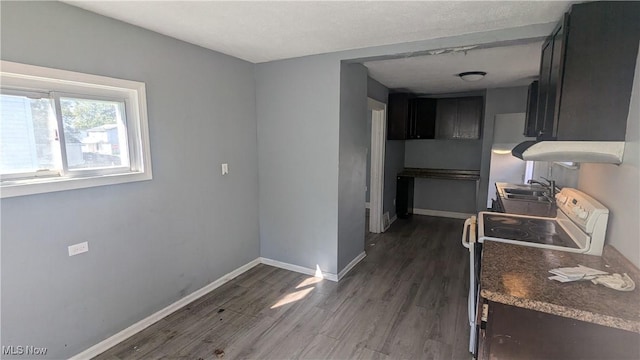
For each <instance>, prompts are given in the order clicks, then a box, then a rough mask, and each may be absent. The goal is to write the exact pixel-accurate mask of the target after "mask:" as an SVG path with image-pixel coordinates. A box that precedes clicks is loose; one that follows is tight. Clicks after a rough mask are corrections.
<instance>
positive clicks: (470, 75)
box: [458, 71, 487, 81]
mask: <svg viewBox="0 0 640 360" xmlns="http://www.w3.org/2000/svg"><path fill="white" fill-rule="evenodd" d="M485 75H487V73H486V72H484V71H467V72H463V73H460V74H458V76H460V78H461V79H462V80H464V81H478V80H480V79H482V78H483V77H484V76H485Z"/></svg>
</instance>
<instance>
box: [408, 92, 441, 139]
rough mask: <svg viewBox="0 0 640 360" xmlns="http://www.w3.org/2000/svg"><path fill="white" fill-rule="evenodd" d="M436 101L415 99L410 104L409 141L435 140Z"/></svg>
mask: <svg viewBox="0 0 640 360" xmlns="http://www.w3.org/2000/svg"><path fill="white" fill-rule="evenodd" d="M436 103H437V100H436V99H430V98H415V99H412V100H411V101H410V102H409V108H410V111H409V113H410V115H409V136H408V137H407V138H408V139H433V138H434V136H435V127H436Z"/></svg>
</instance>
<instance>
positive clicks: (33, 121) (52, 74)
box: [0, 61, 151, 197]
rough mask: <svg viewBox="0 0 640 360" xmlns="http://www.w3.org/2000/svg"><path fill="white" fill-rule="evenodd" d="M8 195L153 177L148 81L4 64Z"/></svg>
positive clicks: (0, 171) (2, 171)
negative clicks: (147, 94)
mask: <svg viewBox="0 0 640 360" xmlns="http://www.w3.org/2000/svg"><path fill="white" fill-rule="evenodd" d="M0 76H1V79H0V87H1V88H0V90H1V93H0V99H1V102H0V115H1V123H0V141H1V143H0V177H1V184H0V194H1V195H2V197H11V196H20V195H28V194H34V193H41V192H50V191H59V190H69V189H75V188H85V187H91V186H100V185H109V184H115V183H122V182H130V181H140V180H148V179H151V158H150V151H149V139H148V129H147V111H146V94H145V85H144V83H141V82H135V81H129V80H120V79H113V78H107V77H103V76H96V75H88V74H81V73H75V72H69V71H63V70H56V69H48V68H42V67H36V66H30V65H24V64H17V63H11V62H5V61H3V62H2V68H1V71H0Z"/></svg>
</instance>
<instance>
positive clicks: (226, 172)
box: [222, 164, 229, 175]
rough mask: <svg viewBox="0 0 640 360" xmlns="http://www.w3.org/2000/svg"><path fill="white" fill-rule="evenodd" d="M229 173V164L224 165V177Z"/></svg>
mask: <svg viewBox="0 0 640 360" xmlns="http://www.w3.org/2000/svg"><path fill="white" fill-rule="evenodd" d="M228 173H229V164H222V175H227V174H228Z"/></svg>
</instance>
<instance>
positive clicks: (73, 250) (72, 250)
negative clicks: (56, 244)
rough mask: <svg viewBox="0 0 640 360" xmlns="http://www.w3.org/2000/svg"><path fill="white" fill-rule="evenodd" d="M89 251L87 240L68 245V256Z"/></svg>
mask: <svg viewBox="0 0 640 360" xmlns="http://www.w3.org/2000/svg"><path fill="white" fill-rule="evenodd" d="M87 251H89V243H88V242H87V241H85V242H83V243H80V244H75V245H71V246H69V256H73V255H78V254H82V253H84V252H87Z"/></svg>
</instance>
